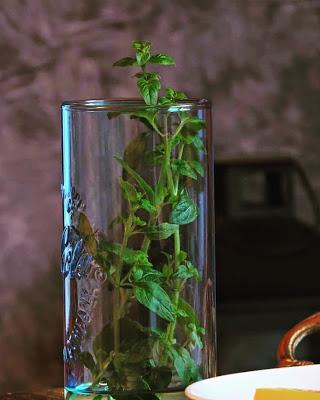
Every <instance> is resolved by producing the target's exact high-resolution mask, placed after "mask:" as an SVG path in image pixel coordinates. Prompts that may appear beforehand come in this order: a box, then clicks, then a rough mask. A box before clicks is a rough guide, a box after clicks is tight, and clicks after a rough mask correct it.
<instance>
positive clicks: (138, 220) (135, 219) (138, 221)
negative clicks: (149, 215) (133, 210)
mask: <svg viewBox="0 0 320 400" xmlns="http://www.w3.org/2000/svg"><path fill="white" fill-rule="evenodd" d="M133 222H134V223H135V224H136V225H138V226H145V225H146V224H147V223H146V221H143V220H142V219H141V218H140V217H138V216H137V215H134V216H133Z"/></svg>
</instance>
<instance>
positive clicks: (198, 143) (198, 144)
mask: <svg viewBox="0 0 320 400" xmlns="http://www.w3.org/2000/svg"><path fill="white" fill-rule="evenodd" d="M192 145H193V147H194V148H195V149H196V150H198V151H203V152H204V153H206V148H205V147H204V144H203V141H202V140H201V139H200V138H199V136H195V137H194V139H193V142H192Z"/></svg>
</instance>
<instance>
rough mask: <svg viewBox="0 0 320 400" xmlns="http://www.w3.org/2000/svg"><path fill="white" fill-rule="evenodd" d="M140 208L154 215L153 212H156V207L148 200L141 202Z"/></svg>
mask: <svg viewBox="0 0 320 400" xmlns="http://www.w3.org/2000/svg"><path fill="white" fill-rule="evenodd" d="M140 207H141V208H143V209H144V210H146V211H148V212H149V213H152V212H153V211H155V210H156V208H155V206H154V205H153V204H151V202H150V201H149V200H148V199H142V200H141V202H140Z"/></svg>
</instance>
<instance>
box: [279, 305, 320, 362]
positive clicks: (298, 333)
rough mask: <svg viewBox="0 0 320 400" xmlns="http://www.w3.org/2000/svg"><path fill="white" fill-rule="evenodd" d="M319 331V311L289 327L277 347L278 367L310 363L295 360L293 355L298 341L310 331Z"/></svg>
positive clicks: (310, 332)
mask: <svg viewBox="0 0 320 400" xmlns="http://www.w3.org/2000/svg"><path fill="white" fill-rule="evenodd" d="M316 331H320V312H317V313H315V314H313V315H311V316H310V317H308V318H306V319H304V320H303V321H301V322H299V323H298V324H297V325H295V326H294V327H293V328H291V329H290V330H289V331H288V332H287V333H286V334H285V335H284V336H283V338H282V340H281V342H280V344H279V347H278V353H277V356H278V367H294V366H297V365H310V364H313V362H311V361H305V360H297V359H296V356H295V352H296V349H297V347H298V345H299V343H300V342H301V341H302V340H303V339H304V338H305V337H306V336H309V335H311V334H312V333H314V332H316Z"/></svg>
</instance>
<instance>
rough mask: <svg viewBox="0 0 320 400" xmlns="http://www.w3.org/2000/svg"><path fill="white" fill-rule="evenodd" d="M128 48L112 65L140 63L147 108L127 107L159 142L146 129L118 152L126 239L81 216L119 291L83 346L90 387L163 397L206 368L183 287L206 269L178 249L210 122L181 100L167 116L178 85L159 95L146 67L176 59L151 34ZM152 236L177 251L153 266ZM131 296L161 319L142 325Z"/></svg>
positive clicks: (90, 247)
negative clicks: (147, 172) (143, 161)
mask: <svg viewBox="0 0 320 400" xmlns="http://www.w3.org/2000/svg"><path fill="white" fill-rule="evenodd" d="M132 47H133V50H134V51H135V56H134V57H125V58H122V59H120V60H119V61H117V62H116V63H114V66H118V67H138V68H139V72H137V73H135V75H134V77H135V78H136V80H137V86H138V91H139V93H140V95H141V97H142V98H143V99H144V102H145V104H146V105H147V106H148V107H145V108H144V109H143V111H141V109H139V110H137V111H136V112H130V113H127V114H128V117H130V118H133V119H138V120H139V121H140V122H141V123H143V124H144V126H146V127H147V128H148V129H149V131H151V132H152V134H153V135H156V136H157V140H158V144H157V146H156V147H155V149H154V150H153V151H151V152H148V153H146V154H142V153H143V152H144V146H141V140H143V139H142V138H143V135H141V136H139V137H138V138H134V139H133V140H132V141H131V142H130V143H129V144H128V145H127V147H126V150H125V152H124V156H123V158H120V157H116V162H118V163H119V164H120V165H121V166H122V169H123V171H124V174H123V175H122V177H121V178H119V185H120V187H121V193H122V197H123V199H124V201H125V202H126V203H127V212H126V213H124V214H121V215H118V216H117V217H116V218H115V220H114V221H113V223H112V224H111V225H112V226H114V225H115V224H120V225H121V227H122V229H121V231H122V232H123V233H122V240H121V242H120V243H115V242H112V241H109V240H108V239H107V237H106V235H105V234H103V233H102V232H97V231H94V230H93V228H92V226H91V224H90V222H89V220H88V218H87V216H86V215H85V214H84V213H80V215H79V219H78V225H77V229H78V232H79V233H80V235H81V236H82V238H83V239H84V242H85V246H86V250H87V252H88V253H89V254H90V255H91V256H92V257H93V259H94V261H95V262H96V263H97V264H98V265H99V266H100V267H101V268H102V269H103V270H104V271H105V273H106V275H107V283H108V286H109V290H110V287H111V291H112V296H113V299H112V313H113V319H112V323H110V324H107V325H105V326H104V327H103V329H102V330H101V332H100V333H99V334H98V335H97V336H96V337H95V338H94V340H93V343H92V353H91V352H82V353H81V361H82V362H83V364H84V366H85V367H86V368H88V369H89V370H90V371H91V374H92V390H93V391H95V389H96V388H100V389H101V385H106V386H107V388H108V390H110V393H112V396H113V398H115V399H120V398H121V399H129V398H130V399H143V400H152V399H158V398H159V397H158V395H157V394H156V393H157V392H158V393H159V392H165V391H170V387H171V386H172V382H173V377H174V376H176V377H177V378H176V381H177V379H178V381H179V382H180V387H181V388H183V387H184V386H186V385H187V384H189V383H191V382H193V381H196V380H197V379H199V377H200V375H199V370H198V366H197V365H196V363H195V361H194V360H193V359H192V357H191V351H192V350H193V349H194V348H196V347H197V348H200V349H201V348H202V337H203V334H204V329H203V328H202V327H201V325H200V323H199V321H198V318H197V316H196V314H195V312H194V310H193V308H192V306H191V305H190V304H189V303H188V302H187V301H185V300H184V299H183V297H182V295H181V293H182V290H183V288H184V287H185V285H186V282H187V281H189V280H200V275H199V273H198V270H197V268H196V266H194V265H193V264H192V262H191V261H190V260H189V259H188V254H187V253H186V252H185V251H183V249H181V232H180V230H181V228H182V226H183V225H187V224H191V223H192V222H194V221H195V220H196V218H197V206H196V204H195V203H194V201H193V200H192V198H191V197H190V195H189V193H188V187H190V185H192V183H191V184H190V182H196V181H197V180H198V179H201V177H203V175H204V168H203V165H202V164H201V162H200V161H199V160H200V154H201V153H203V152H205V148H204V145H203V142H202V140H201V139H200V137H199V135H198V132H199V130H200V129H202V128H204V122H203V120H201V119H199V118H198V117H197V116H194V115H192V114H191V112H189V111H179V110H180V109H179V107H178V108H177V109H178V111H177V121H178V122H176V123H175V124H169V123H168V121H169V118H170V115H169V114H170V113H169V112H168V111H167V112H163V111H161V106H164V107H162V108H163V109H165V110H168V106H170V105H174V104H177V102H179V101H183V100H186V99H187V97H186V95H185V94H184V93H183V92H179V91H176V90H174V89H172V88H166V89H165V90H164V95H163V96H160V92H161V91H162V88H161V79H160V76H159V74H158V73H157V72H151V71H150V70H149V68H150V67H151V66H152V65H153V64H158V65H165V66H166V65H167V66H170V65H174V60H173V59H172V57H170V56H169V55H167V54H161V53H160V54H154V55H152V54H151V53H150V43H149V42H146V41H135V42H133V44H132ZM159 106H160V107H159ZM119 114H122V113H109V114H108V118H117V117H118V116H119ZM141 156H145V157H147V159H148V164H149V165H150V166H151V167H152V168H153V167H154V168H155V167H156V168H157V171H158V176H157V180H156V183H155V184H154V185H151V184H150V183H148V182H147V180H146V179H145V178H144V177H143V176H142V175H141V174H139V173H138V171H137V169H136V168H135V160H136V159H138V158H139V157H141ZM124 177H125V178H124ZM164 215H165V216H167V220H166V221H164ZM136 235H139V237H140V238H141V239H140V242H139V243H140V244H139V248H132V247H130V239H131V238H132V237H133V236H135V237H136ZM156 241H161V243H163V242H164V241H171V246H169V248H170V249H172V251H171V253H168V252H166V253H163V252H162V253H163V257H164V259H165V261H162V262H161V263H159V264H156V265H155V263H153V262H152V261H151V257H150V249H151V246H152V243H153V242H156ZM132 303H135V304H136V303H139V304H140V305H141V306H142V307H144V308H146V309H147V310H150V311H151V312H153V313H154V314H155V315H156V316H157V317H158V318H159V319H160V321H161V324H160V325H159V326H161V328H160V327H157V328H152V327H150V326H143V325H142V324H141V323H139V322H138V321H137V320H135V319H132V318H131V317H130V304H132ZM178 328H179V331H180V332H181V331H182V332H184V339H183V342H181V341H180V342H178V339H177V329H178ZM180 336H181V335H180ZM100 398H102V395H97V396H96V397H95V400H98V399H100Z"/></svg>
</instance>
